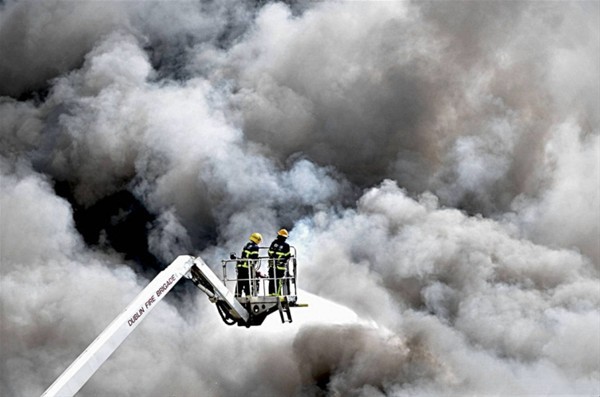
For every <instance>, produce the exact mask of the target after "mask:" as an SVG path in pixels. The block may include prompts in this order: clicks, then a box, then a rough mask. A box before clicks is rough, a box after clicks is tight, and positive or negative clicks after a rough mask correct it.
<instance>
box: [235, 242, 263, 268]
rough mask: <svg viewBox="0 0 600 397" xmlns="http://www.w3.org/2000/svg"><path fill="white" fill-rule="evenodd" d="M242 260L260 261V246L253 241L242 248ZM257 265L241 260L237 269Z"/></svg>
mask: <svg viewBox="0 0 600 397" xmlns="http://www.w3.org/2000/svg"><path fill="white" fill-rule="evenodd" d="M242 259H254V260H257V259H258V245H257V244H256V243H255V242H253V241H248V243H247V244H246V245H245V246H244V248H242ZM254 263H256V262H255V261H248V260H240V261H238V262H237V267H238V268H240V267H243V268H249V267H250V264H254Z"/></svg>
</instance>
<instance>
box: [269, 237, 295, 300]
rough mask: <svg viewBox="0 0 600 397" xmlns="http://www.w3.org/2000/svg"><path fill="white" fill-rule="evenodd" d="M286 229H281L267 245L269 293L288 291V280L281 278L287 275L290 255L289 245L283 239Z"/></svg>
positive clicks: (275, 293) (284, 238)
mask: <svg viewBox="0 0 600 397" xmlns="http://www.w3.org/2000/svg"><path fill="white" fill-rule="evenodd" d="M288 236H289V234H288V231H287V230H285V229H281V230H279V231H278V232H277V237H276V238H275V240H273V242H272V243H271V245H270V246H269V294H270V295H282V294H283V295H287V294H288V291H289V280H283V278H284V277H286V276H287V266H288V261H289V259H290V257H291V255H292V254H291V252H290V245H289V244H288V243H287V242H286V241H285V240H286V239H287V238H288Z"/></svg>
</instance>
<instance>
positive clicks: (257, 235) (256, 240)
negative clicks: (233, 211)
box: [250, 233, 262, 244]
mask: <svg viewBox="0 0 600 397" xmlns="http://www.w3.org/2000/svg"><path fill="white" fill-rule="evenodd" d="M250 241H252V242H253V243H255V244H260V242H261V241H262V236H261V234H260V233H252V234H251V235H250Z"/></svg>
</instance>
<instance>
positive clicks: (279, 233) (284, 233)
mask: <svg viewBox="0 0 600 397" xmlns="http://www.w3.org/2000/svg"><path fill="white" fill-rule="evenodd" d="M277 235H278V236H283V237H285V238H288V236H289V234H288V231H287V230H285V229H281V230H280V231H278V232H277Z"/></svg>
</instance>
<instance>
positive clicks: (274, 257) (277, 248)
mask: <svg viewBox="0 0 600 397" xmlns="http://www.w3.org/2000/svg"><path fill="white" fill-rule="evenodd" d="M291 256H292V254H291V252H290V245H289V244H288V243H286V241H285V238H284V237H281V236H277V238H276V239H275V240H274V241H273V242H272V243H271V246H270V247H269V258H270V259H271V260H270V261H269V266H275V268H276V269H277V270H281V271H284V270H285V269H286V265H287V262H288V260H289V259H290V257H291Z"/></svg>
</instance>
